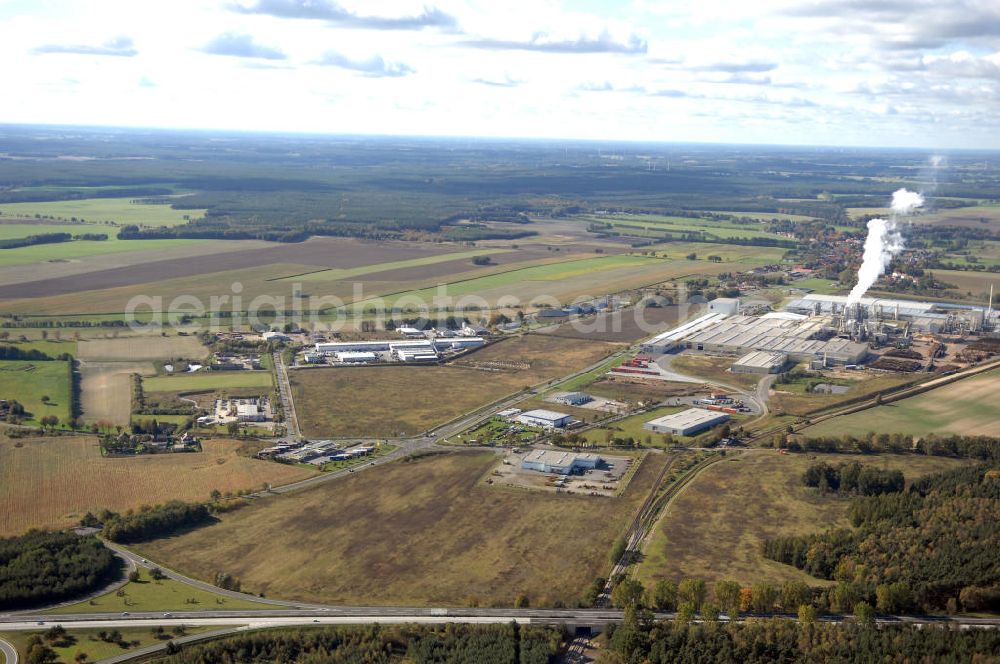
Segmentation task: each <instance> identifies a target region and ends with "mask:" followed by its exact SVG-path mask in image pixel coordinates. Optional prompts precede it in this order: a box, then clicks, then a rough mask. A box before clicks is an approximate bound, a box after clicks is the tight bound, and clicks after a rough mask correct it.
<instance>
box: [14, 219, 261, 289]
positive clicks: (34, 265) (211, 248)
mask: <svg viewBox="0 0 1000 664" xmlns="http://www.w3.org/2000/svg"><path fill="white" fill-rule="evenodd" d="M0 227H2V226H0ZM38 228H39V230H36V231H35V232H36V233H38V232H49V229H48V227H45V226H42V227H38ZM78 228H79V227H78ZM94 228H95V227H92V226H90V227H87V226H85V227H83V230H87V231H90V230H92V229H94ZM96 228H101V227H100V226H98V227H96ZM76 232H78V233H79V232H81V231H80V230H77V231H76ZM95 232H100V231H95ZM233 246H234V243H233V242H227V241H225V240H114V239H112V238H108V239H107V240H105V241H104V242H88V241H74V242H60V243H58V244H38V245H34V246H32V247H22V248H20V249H5V250H4V252H5V253H3V254H0V284H3V285H4V286H10V285H12V284H23V283H29V282H33V281H39V280H49V279H55V278H57V277H70V276H74V275H81V274H85V273H88V272H103V271H106V270H109V269H112V268H123V267H130V266H135V265H148V264H149V263H153V262H159V261H168V260H176V259H181V258H183V259H190V258H192V257H193V256H210V255H212V254H224V253H230V252H232V251H233ZM235 246H237V247H240V248H242V249H243V250H244V251H247V250H251V249H262V248H264V247H269V246H272V245H271V243H269V242H263V241H260V240H239V243H238V244H236V245H235Z"/></svg>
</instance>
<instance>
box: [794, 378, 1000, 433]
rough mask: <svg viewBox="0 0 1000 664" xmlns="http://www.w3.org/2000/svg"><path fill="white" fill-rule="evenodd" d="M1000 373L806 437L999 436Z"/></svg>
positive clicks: (823, 426)
mask: <svg viewBox="0 0 1000 664" xmlns="http://www.w3.org/2000/svg"><path fill="white" fill-rule="evenodd" d="M998 391H1000V371H990V372H987V373H984V374H982V375H979V376H974V377H972V378H966V379H964V380H960V381H958V382H956V383H952V384H950V385H945V386H944V387H939V388H937V389H935V390H931V391H930V392H925V393H924V394H920V395H918V396H915V397H910V398H909V399H903V400H902V401H897V402H894V403H890V404H885V405H882V406H877V407H876V408H873V409H869V410H865V411H862V412H860V413H854V414H853V415H844V416H842V417H835V418H833V419H829V420H826V421H825V422H820V423H819V424H817V425H815V426H812V427H809V428H807V429H805V430H803V432H802V433H803V434H804V435H806V436H840V435H845V434H853V435H864V434H866V433H868V432H870V431H877V432H879V433H903V434H909V435H913V436H922V435H926V434H928V433H937V434H950V433H951V434H963V435H978V436H1000V408H997V406H996V394H997V392H998Z"/></svg>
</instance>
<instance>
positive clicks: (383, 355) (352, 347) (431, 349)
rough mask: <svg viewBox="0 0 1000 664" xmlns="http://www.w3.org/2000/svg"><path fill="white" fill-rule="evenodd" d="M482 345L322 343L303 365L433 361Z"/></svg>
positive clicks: (450, 340)
mask: <svg viewBox="0 0 1000 664" xmlns="http://www.w3.org/2000/svg"><path fill="white" fill-rule="evenodd" d="M485 344H486V340H485V339H483V338H482V337H443V336H442V337H437V338H434V339H375V340H370V341H322V342H317V343H316V345H315V352H311V353H305V355H304V360H305V362H306V363H307V364H326V363H327V362H328V361H331V360H332V362H333V363H335V364H371V363H373V362H436V361H437V360H439V359H441V356H442V355H445V354H453V353H457V352H460V351H463V350H468V349H470V348H478V347H479V346H483V345H485Z"/></svg>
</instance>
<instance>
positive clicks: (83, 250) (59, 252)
mask: <svg viewBox="0 0 1000 664" xmlns="http://www.w3.org/2000/svg"><path fill="white" fill-rule="evenodd" d="M6 226H7V224H0V229H3V228H5V227H6ZM33 228H34V231H32V232H31V233H28V235H31V234H36V235H37V234H39V233H49V232H52V233H55V232H63V231H55V230H50V229H53V228H63V227H61V226H48V225H41V224H39V225H35V226H33ZM72 228H73V229H74V230H73V231H68V230H67V231H65V232H75V233H77V234H79V233H108V239H107V240H103V241H93V240H74V241H72V242H56V243H54V244H36V245H32V246H30V247H19V248H17V249H0V267H2V266H6V265H28V264H30V263H40V262H44V261H69V260H75V259H79V258H86V257H87V256H103V255H105V254H115V253H121V252H123V251H142V250H146V249H167V248H170V247H185V246H190V245H193V244H202V243H205V242H219V243H221V242H223V240H175V239H168V240H119V239H118V238H117V237H116V234H117V232H118V229H116V228H113V227H111V226H96V225H90V224H87V225H77V226H73V227H72ZM17 237H25V236H24V235H18V236H17Z"/></svg>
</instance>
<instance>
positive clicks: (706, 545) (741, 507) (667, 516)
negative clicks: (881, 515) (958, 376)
mask: <svg viewBox="0 0 1000 664" xmlns="http://www.w3.org/2000/svg"><path fill="white" fill-rule="evenodd" d="M817 458H819V459H822V460H824V461H826V462H827V463H831V464H837V463H842V462H849V461H855V460H857V461H861V462H862V463H865V464H870V465H873V466H876V467H879V468H890V469H897V468H898V469H900V470H902V471H903V473H904V475H905V477H906V479H907V481H912V480H914V479H916V478H918V477H921V476H923V475H927V474H930V473H934V472H939V471H943V470H947V469H949V468H953V467H955V466H956V465H958V464H961V463H963V462H962V461H957V460H954V459H945V458H938V457H925V456H917V455H890V454H885V455H868V456H856V455H847V454H829V455H824V454H788V455H783V454H778V453H777V451H770V450H767V451H765V450H752V451H749V452H744V453H740V454H739V455H738V456H730V457H726V458H725V460H723V461H720V462H718V463H716V464H714V465H712V466H709V467H708V468H707V469H705V470H704V471H703V472H702V473H700V474H699V475H697V476H696V478H695V479H694V480H693V481H692V482H691V483H690V484H688V485H687V486H686V487H684V488H683V489H682V490H681V491H680V493H678V494H677V496H676V497H675V498H674V499H673V500H672V501H671V502H670V503H669V504H668V505H667V508H666V509H665V511H664V513H663V516H662V517H661V518H660V521H659V522H658V523H657V524H656V526H655V527H654V529H653V531H652V533H651V534H650V535H649V536H648V537H647V538H646V540H645V541H644V543H643V547H642V552H643V559H642V562H641V563H640V564H639V567H638V571H637V577H638V578H639V579H640V580H641V581H642V582H643V584H644V585H646V587H650V586H652V585H653V584H654V583H655V581H656V580H657V579H660V578H668V579H674V580H679V579H683V578H700V579H704V580H705V581H707V582H708V583H709V584H712V583H714V582H715V581H719V580H722V579H733V580H735V581H738V582H740V583H741V584H743V585H750V584H752V583H755V582H758V581H766V582H769V583H774V584H780V583H782V582H784V581H791V580H801V581H805V582H806V583H809V584H810V585H813V586H816V585H821V584H824V583H825V582H824V581H821V580H819V579H814V578H812V577H810V576H809V575H808V574H806V573H804V572H802V571H800V570H797V569H795V568H794V567H790V566H787V565H782V564H780V563H777V562H774V561H772V560H768V559H766V558H764V556H763V554H762V553H761V543H762V542H763V541H764V540H765V539H768V538H773V537H777V536H783V535H803V534H808V533H814V532H817V531H819V530H823V529H825V528H829V527H835V526H843V527H846V526H848V525H849V523H848V520H847V508H848V505H849V501H847V500H845V499H843V498H840V497H837V496H835V495H823V494H821V493H819V492H818V491H817V490H815V489H809V488H808V487H806V486H804V485H803V484H802V482H801V477H802V473H803V472H804V471H805V469H806V468H807V467H808V466H809V465H810V464H813V463H816V460H817Z"/></svg>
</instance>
